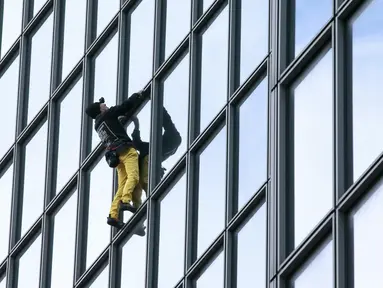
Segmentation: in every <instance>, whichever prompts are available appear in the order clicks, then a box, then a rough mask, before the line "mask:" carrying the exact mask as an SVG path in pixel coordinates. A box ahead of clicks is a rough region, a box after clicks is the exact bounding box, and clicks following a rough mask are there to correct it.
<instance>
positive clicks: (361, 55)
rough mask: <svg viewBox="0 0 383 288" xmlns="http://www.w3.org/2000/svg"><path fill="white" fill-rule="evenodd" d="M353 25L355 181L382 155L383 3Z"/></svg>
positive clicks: (372, 4) (374, 5) (373, 4)
mask: <svg viewBox="0 0 383 288" xmlns="http://www.w3.org/2000/svg"><path fill="white" fill-rule="evenodd" d="M366 3H370V4H369V5H367V6H366V9H365V10H363V11H361V12H362V13H361V14H360V15H359V17H358V18H356V20H355V22H353V23H352V28H351V31H352V44H353V46H352V53H353V54H352V65H353V69H352V83H353V87H352V89H353V90H352V97H353V100H352V109H353V111H352V113H353V119H352V122H353V154H354V155H353V156H354V167H353V168H354V181H355V180H357V179H358V178H359V177H360V176H361V174H362V173H363V172H364V171H365V170H366V169H367V168H368V166H369V165H370V164H371V163H372V162H373V161H374V160H375V158H376V157H377V156H379V154H380V153H381V152H382V150H383V149H382V147H383V136H382V135H381V133H373V132H372V131H379V130H380V129H381V125H380V123H382V121H383V114H382V107H383V102H382V99H381V95H382V94H381V89H382V88H381V77H380V75H382V74H383V68H382V67H383V41H382V40H383V30H382V29H381V27H382V24H383V18H382V16H381V14H382V11H383V1H381V0H375V1H368V2H366Z"/></svg>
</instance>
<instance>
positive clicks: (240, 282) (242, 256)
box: [237, 204, 267, 288]
mask: <svg viewBox="0 0 383 288" xmlns="http://www.w3.org/2000/svg"><path fill="white" fill-rule="evenodd" d="M266 231H267V230H266V204H263V205H262V207H261V208H259V209H258V211H257V212H256V214H254V216H252V218H250V220H249V221H248V222H247V223H246V225H245V226H244V227H243V228H242V229H241V230H240V231H239V233H238V258H237V261H238V268H237V287H238V288H247V287H249V283H252V286H253V287H265V286H266V250H267V247H266ZM250 263H251V265H249V264H250Z"/></svg>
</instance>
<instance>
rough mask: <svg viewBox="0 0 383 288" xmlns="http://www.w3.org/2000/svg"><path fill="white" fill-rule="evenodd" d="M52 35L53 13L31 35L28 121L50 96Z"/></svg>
mask: <svg viewBox="0 0 383 288" xmlns="http://www.w3.org/2000/svg"><path fill="white" fill-rule="evenodd" d="M52 35H53V14H51V15H50V16H49V17H48V19H47V20H45V22H44V24H43V25H42V26H41V27H40V29H39V30H38V31H37V32H36V34H35V35H33V37H32V49H31V71H30V73H31V74H30V81H29V101H28V122H30V121H31V120H32V119H33V118H34V117H35V116H36V114H37V112H38V111H39V110H40V109H41V108H42V107H43V106H44V104H45V103H46V102H47V101H48V99H49V96H50V79H51V59H52V55H51V54H52Z"/></svg>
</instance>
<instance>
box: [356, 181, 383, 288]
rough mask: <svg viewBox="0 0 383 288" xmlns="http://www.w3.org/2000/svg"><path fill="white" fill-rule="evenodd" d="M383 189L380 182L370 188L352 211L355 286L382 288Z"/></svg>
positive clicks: (357, 287)
mask: <svg viewBox="0 0 383 288" xmlns="http://www.w3.org/2000/svg"><path fill="white" fill-rule="evenodd" d="M382 192H383V187H382V180H380V181H379V182H378V183H377V184H376V185H375V187H373V188H372V191H371V192H370V193H371V194H370V195H368V198H367V199H365V200H364V201H363V202H362V203H360V204H359V205H358V207H357V208H356V209H355V210H354V211H353V213H352V214H353V215H351V221H352V226H353V236H352V237H353V241H354V243H353V246H354V247H353V254H354V257H353V258H354V259H353V263H354V287H355V288H364V287H366V286H374V287H381V286H383V279H382V277H381V274H380V273H381V269H380V263H381V255H382V241H383V233H382V230H381V229H374V227H380V226H381V223H382V219H383V218H382V217H383V211H382V205H383V193H382Z"/></svg>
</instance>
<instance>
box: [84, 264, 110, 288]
mask: <svg viewBox="0 0 383 288" xmlns="http://www.w3.org/2000/svg"><path fill="white" fill-rule="evenodd" d="M108 285H109V266H107V267H105V268H104V270H103V271H102V272H101V274H100V275H98V277H97V278H96V280H95V281H94V282H93V283H92V284H91V285H90V286H89V288H106V287H109V286H108Z"/></svg>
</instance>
